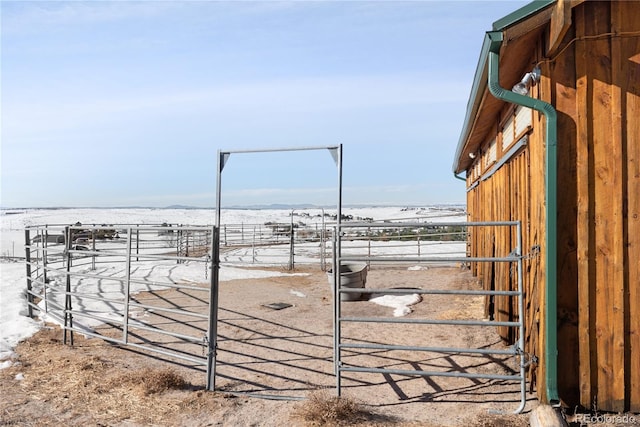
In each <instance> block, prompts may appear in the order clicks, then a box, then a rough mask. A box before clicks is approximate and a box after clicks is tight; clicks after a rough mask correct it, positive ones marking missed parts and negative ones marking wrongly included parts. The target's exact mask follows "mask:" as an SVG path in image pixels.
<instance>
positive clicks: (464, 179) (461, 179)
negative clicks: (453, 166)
mask: <svg viewBox="0 0 640 427" xmlns="http://www.w3.org/2000/svg"><path fill="white" fill-rule="evenodd" d="M453 176H454V177H455V178H456V179H459V180H460V181H464V182H467V179H466V178H463V177H461V176H458V174H457V173H455V172H454V173H453Z"/></svg>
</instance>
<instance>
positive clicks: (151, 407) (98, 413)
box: [0, 267, 537, 426]
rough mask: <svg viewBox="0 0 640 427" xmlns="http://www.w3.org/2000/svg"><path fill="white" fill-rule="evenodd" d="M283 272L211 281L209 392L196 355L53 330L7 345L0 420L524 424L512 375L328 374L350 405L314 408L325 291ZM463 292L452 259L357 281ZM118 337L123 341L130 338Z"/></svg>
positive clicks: (325, 343)
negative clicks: (338, 410)
mask: <svg viewBox="0 0 640 427" xmlns="http://www.w3.org/2000/svg"><path fill="white" fill-rule="evenodd" d="M297 272H298V273H306V275H299V276H284V277H274V278H269V279H252V280H234V281H229V282H223V283H221V287H220V298H219V306H220V312H219V324H218V334H219V335H218V336H219V342H218V351H217V364H216V378H215V388H216V391H215V392H208V391H206V390H205V389H206V367H205V366H203V365H202V364H196V363H192V362H188V361H184V360H182V361H178V360H177V359H172V358H169V357H165V356H163V355H158V354H152V353H148V352H146V351H144V350H139V349H136V348H130V347H127V348H124V347H120V346H117V345H113V344H109V343H108V342H105V341H103V340H101V339H95V338H93V339H87V338H85V337H82V336H81V335H80V334H77V333H76V334H74V345H73V346H70V345H64V344H63V343H62V332H61V331H60V329H59V328H57V327H56V328H54V327H50V328H45V329H44V330H42V331H41V332H40V333H38V334H37V335H35V336H34V337H32V338H31V339H29V340H27V341H25V342H23V343H21V344H20V345H19V346H18V348H17V349H16V352H17V354H18V355H19V358H18V360H17V362H18V363H16V364H14V366H12V367H10V368H7V369H4V370H0V394H1V395H2V398H1V401H0V424H1V425H21V426H23V425H24V426H40V425H72V426H80V425H82V426H85V425H96V426H103V425H109V426H142V425H162V426H174V425H175V426H180V425H183V426H208V425H211V426H215V425H222V426H281V425H300V426H305V425H323V424H345V425H346V424H351V425H407V426H493V425H496V426H498V425H499V426H525V425H528V414H529V412H530V411H531V410H532V409H533V408H535V406H536V405H537V401H536V400H535V397H534V396H533V395H527V397H526V399H527V404H526V408H525V412H524V413H523V414H521V415H512V414H511V412H512V411H514V410H515V409H516V408H517V407H518V406H519V403H520V396H519V384H518V383H517V382H508V381H502V380H490V379H476V378H460V377H449V376H405V375H399V374H388V373H368V372H365V373H363V372H351V371H345V372H342V374H341V388H342V396H343V398H344V399H342V400H343V401H348V402H353V403H354V404H356V407H357V409H356V410H355V411H351V412H350V413H349V414H347V416H345V417H343V418H340V417H339V416H338V417H333V418H332V417H331V416H328V415H327V412H330V411H329V409H326V408H324V407H320V404H319V403H318V402H319V400H320V401H322V399H324V401H325V403H326V401H327V400H330V401H332V402H334V401H335V399H334V400H331V399H333V397H332V396H333V395H334V394H335V387H336V381H337V380H336V376H335V375H334V368H333V357H334V350H333V342H334V338H333V330H334V329H333V311H332V306H333V302H332V300H333V299H332V295H331V289H330V287H329V284H328V281H327V277H326V274H325V273H323V272H321V271H317V270H316V269H314V270H298V271H297ZM477 287H478V284H477V283H476V282H475V280H473V278H472V277H471V276H470V274H469V273H468V271H466V270H462V269H458V268H444V267H433V268H430V269H423V270H408V269H406V268H396V269H393V268H385V269H372V270H371V271H369V274H368V279H367V288H374V289H376V288H423V289H477ZM137 300H138V302H140V303H145V304H149V305H156V306H158V305H159V304H166V305H167V307H174V306H175V307H187V306H191V307H194V308H195V307H199V308H197V309H198V310H205V308H206V305H207V298H206V292H200V293H198V292H197V291H192V292H191V291H190V292H185V291H181V290H171V291H161V292H149V293H142V294H139V295H138V296H137ZM272 303H285V304H289V305H290V306H289V307H286V308H283V309H280V310H275V309H273V308H269V307H268V306H267V305H268V304H272ZM341 306H342V316H343V317H350V318H359V317H375V318H380V319H383V318H393V314H392V313H393V308H391V307H385V306H381V305H378V304H374V303H372V302H370V301H367V300H362V301H345V302H342V304H341ZM412 309H413V312H412V313H410V314H408V315H407V316H405V317H403V318H402V319H426V318H428V319H441V320H442V319H482V317H483V300H482V297H468V296H451V295H449V296H445V295H424V296H423V298H422V300H421V301H420V302H419V303H417V304H415V305H413V306H412ZM140 316H141V317H140V318H144V319H145V321H147V322H151V323H153V324H158V325H162V324H164V325H168V326H167V327H171V328H175V331H176V332H180V333H185V334H190V335H194V336H198V334H201V333H205V332H206V328H207V325H206V323H207V322H206V319H184V318H181V317H179V316H173V317H172V316H171V315H169V314H167V313H159V312H153V310H150V311H148V312H144V313H140ZM99 332H100V333H101V334H104V335H106V336H114V337H115V336H118V334H119V333H120V332H119V331H118V330H115V329H113V328H111V329H110V328H109V327H106V326H105V327H103V328H100V330H99ZM141 334H142V332H141ZM340 334H341V337H342V340H341V341H342V342H343V343H348V344H356V345H357V344H386V345H405V346H429V347H457V348H461V347H462V348H465V347H470V348H495V349H504V348H506V347H505V346H504V344H503V343H502V342H501V341H500V339H499V337H498V336H497V334H496V333H495V330H494V329H493V327H468V326H466V327H462V326H445V325H416V324H406V323H403V324H387V323H366V324H365V323H361V322H342V327H341V328H340ZM140 338H143V337H142V335H141V336H140ZM170 338H171V337H170ZM146 339H147V340H148V339H150V337H149V336H146ZM157 340H158V344H159V345H162V346H165V347H166V348H171V349H174V350H175V349H177V351H181V352H184V354H192V355H194V356H195V357H202V356H203V351H204V349H205V347H203V346H202V345H195V344H187V343H185V342H184V341H182V340H177V339H167V338H160V337H158V338H157ZM132 342H136V335H135V334H134V335H133V336H132ZM139 342H140V343H143V341H142V340H140V341H139ZM341 360H342V366H343V368H348V367H358V366H359V367H368V368H374V369H377V368H386V369H393V370H400V371H417V370H423V371H430V372H454V373H485V374H486V373H490V374H500V375H505V374H508V375H511V374H514V373H516V371H515V369H516V366H517V361H516V359H513V358H508V357H506V356H495V355H491V356H490V355H471V356H470V355H466V356H463V355H459V354H455V353H441V352H419V351H408V350H394V351H387V350H383V349H365V348H357V347H354V348H344V349H343V350H342V351H341ZM323 393H324V394H323ZM256 396H262V397H256ZM318 396H324V397H322V398H318ZM314 405H315V406H314ZM323 408H324V409H323ZM333 409H334V410H335V408H333ZM329 415H331V414H329ZM334 415H335V414H334Z"/></svg>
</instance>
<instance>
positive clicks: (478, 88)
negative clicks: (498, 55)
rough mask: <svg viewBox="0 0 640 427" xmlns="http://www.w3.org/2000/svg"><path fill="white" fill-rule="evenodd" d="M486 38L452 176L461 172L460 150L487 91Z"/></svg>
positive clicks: (487, 48) (454, 158)
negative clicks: (459, 165)
mask: <svg viewBox="0 0 640 427" xmlns="http://www.w3.org/2000/svg"><path fill="white" fill-rule="evenodd" d="M487 40H488V38H487V37H485V40H484V42H483V43H482V50H481V51H480V59H479V60H478V66H477V67H476V74H475V76H474V78H473V86H472V87H471V95H470V96H469V102H468V103H467V113H466V115H465V117H464V127H463V129H462V132H461V133H460V138H459V139H458V146H457V147H456V154H455V155H454V157H453V166H452V170H453V173H454V175H455V174H458V173H460V172H462V171H461V170H459V169H458V164H459V163H460V162H459V161H458V160H459V159H460V156H462V150H463V148H464V146H465V143H466V142H467V138H469V134H470V133H471V127H472V123H473V118H474V117H475V116H476V115H477V113H478V109H479V108H480V102H481V101H482V94H483V93H484V91H485V90H486V89H487V57H488V55H489V43H488V42H487Z"/></svg>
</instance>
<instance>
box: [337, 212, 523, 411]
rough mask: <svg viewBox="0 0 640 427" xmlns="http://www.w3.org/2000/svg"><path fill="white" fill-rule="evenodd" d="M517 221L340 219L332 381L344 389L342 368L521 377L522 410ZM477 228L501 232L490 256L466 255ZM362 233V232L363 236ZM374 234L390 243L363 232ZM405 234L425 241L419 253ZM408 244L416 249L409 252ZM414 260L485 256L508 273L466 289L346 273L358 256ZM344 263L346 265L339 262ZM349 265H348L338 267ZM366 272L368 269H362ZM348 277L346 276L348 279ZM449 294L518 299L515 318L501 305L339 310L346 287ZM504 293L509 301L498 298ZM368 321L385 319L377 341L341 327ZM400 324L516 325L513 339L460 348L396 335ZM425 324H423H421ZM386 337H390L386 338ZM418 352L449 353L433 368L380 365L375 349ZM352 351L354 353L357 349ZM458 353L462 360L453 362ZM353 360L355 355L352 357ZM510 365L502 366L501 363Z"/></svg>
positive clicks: (382, 262) (458, 261) (375, 262)
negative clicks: (455, 311) (473, 312)
mask: <svg viewBox="0 0 640 427" xmlns="http://www.w3.org/2000/svg"><path fill="white" fill-rule="evenodd" d="M520 227H521V226H520V223H519V222H484V223H440V224H437V225H429V226H425V225H424V224H411V223H405V224H394V225H393V227H390V226H389V225H387V224H367V223H364V224H349V223H343V224H342V225H340V226H338V227H337V229H336V232H335V234H334V236H335V237H334V245H335V246H336V248H337V250H336V251H335V253H334V258H333V265H336V266H339V268H336V269H333V271H332V273H333V283H334V295H336V297H335V298H334V314H335V321H334V325H335V330H334V351H335V353H334V359H335V372H336V388H337V392H338V394H340V393H341V388H342V376H343V375H344V374H345V373H355V372H361V373H376V374H383V375H401V376H424V377H437V376H443V377H459V378H468V379H484V380H495V381H513V382H517V383H519V384H520V395H521V400H520V406H519V407H518V408H517V409H516V410H515V411H514V412H516V413H519V412H522V410H523V409H524V407H525V404H526V375H525V372H526V368H527V366H528V363H529V360H528V358H527V356H526V355H525V354H524V351H523V349H524V320H523V318H522V317H523V314H524V309H523V300H522V298H523V285H522V281H523V279H522V274H523V272H522V259H523V256H522V248H521V246H522V244H521V237H520V236H521V228H520ZM474 228H483V229H484V230H485V231H486V230H487V229H489V230H495V231H493V233H494V235H495V236H501V238H502V242H507V243H506V244H504V245H502V247H501V249H503V250H504V253H500V252H499V251H498V252H496V253H495V256H493V257H488V258H478V257H470V256H469V255H468V249H467V236H468V234H469V231H470V230H471V229H474ZM363 236H364V237H365V239H361V237H363ZM370 236H375V237H376V239H375V240H376V241H378V242H385V243H389V244H388V245H384V246H378V245H372V244H371V242H372V241H374V239H368V240H367V239H366V238H367V237H370ZM407 241H413V242H416V241H417V242H420V241H426V242H428V243H427V244H428V245H430V247H429V248H425V250H424V251H421V249H420V246H419V245H418V246H417V248H418V253H416V252H415V250H416V246H415V245H407V246H405V245H404V243H407ZM412 252H413V253H412ZM408 263H409V264H412V265H416V266H418V267H420V266H426V265H429V266H434V265H439V266H445V265H449V266H451V265H454V266H455V265H458V266H467V265H469V264H471V263H486V264H489V265H493V266H498V265H506V266H507V269H508V270H507V271H508V274H507V276H508V281H509V282H510V283H503V284H502V285H501V286H498V287H496V286H495V284H493V283H492V284H489V283H485V284H483V285H478V286H477V287H476V288H469V289H450V288H444V289H437V288H433V287H432V286H429V284H425V285H424V286H421V287H420V288H411V289H394V288H366V289H365V288H364V283H352V281H351V280H350V278H349V275H350V274H353V273H352V271H353V270H354V268H352V267H351V266H354V265H358V264H362V265H367V266H368V268H369V269H371V268H376V267H379V266H389V265H398V264H408ZM345 266H346V267H348V268H346V269H345V268H344V267H345ZM343 271H346V272H347V273H343ZM365 277H366V276H365ZM345 279H346V280H345ZM353 294H356V295H373V294H375V295H394V294H395V295H414V294H415V295H419V296H420V297H422V296H430V295H447V296H450V297H451V298H454V297H455V298H468V299H469V300H470V301H472V300H474V299H475V300H476V301H477V299H478V298H480V299H485V301H492V304H495V305H496V306H498V307H505V306H512V305H513V304H514V301H513V300H514V299H515V305H516V306H517V309H516V312H515V316H510V317H513V318H503V317H504V316H501V315H500V313H496V314H495V315H493V314H492V315H491V316H490V317H489V318H485V317H482V318H464V319H459V318H456V319H447V318H444V319H443V318H415V317H410V318H408V317H380V316H377V317H356V316H346V315H343V313H342V311H343V310H342V305H343V303H342V301H348V300H349V298H350V295H353ZM498 300H507V302H500V303H499V302H498ZM354 323H361V324H365V325H366V326H365V328H366V329H367V330H369V331H371V330H375V328H376V327H379V328H380V329H382V328H381V326H377V325H384V327H385V329H384V333H382V332H381V333H380V335H379V337H380V338H379V340H378V342H375V343H373V342H370V341H367V340H362V341H359V340H354V339H353V338H352V337H351V338H350V339H346V338H344V337H345V334H344V330H345V328H346V327H347V326H348V325H349V324H354ZM394 325H395V326H396V327H401V328H407V327H410V328H416V329H418V328H429V327H432V328H438V329H439V330H440V331H441V333H442V334H447V333H455V330H453V331H454V332H451V329H447V328H449V327H454V328H459V327H465V328H494V329H498V328H509V329H513V330H514V333H513V335H514V336H515V337H516V341H515V342H514V343H513V345H512V346H511V347H508V348H504V346H497V347H495V348H474V347H469V348H459V347H456V348H454V347H446V346H442V345H438V343H436V342H425V343H424V345H421V346H416V345H406V344H402V343H397V342H394V337H396V336H398V335H399V334H394V333H393V332H392V329H390V328H392V327H393V326H394ZM421 330H423V329H421ZM385 338H386V339H387V340H386V341H387V342H381V341H384V339H385ZM381 351H384V352H407V351H411V352H419V353H424V354H431V355H433V354H442V355H446V357H447V358H448V360H450V361H452V362H451V363H450V364H446V365H445V366H436V367H440V368H442V369H433V368H434V366H433V365H429V364H427V368H424V367H423V364H420V363H416V364H414V365H413V366H411V367H410V369H398V368H397V367H395V366H392V365H390V366H387V365H385V360H384V359H382V358H381V357H380V352H381ZM355 356H357V358H356V357H355ZM363 356H370V358H369V359H370V361H368V363H367V362H363ZM455 358H459V359H460V360H464V361H462V362H459V363H458V362H453V360H454V359H455ZM509 359H515V360H516V363H515V366H513V367H511V366H510V365H509V363H508V360H509ZM353 360H357V361H358V362H357V363H356V362H352V361H353ZM489 363H493V364H494V365H496V369H494V370H493V371H492V370H490V369H487V364H489ZM469 365H470V366H472V367H473V366H476V367H481V368H482V369H477V370H476V371H472V370H470V369H467V368H466V367H465V366H469ZM505 368H506V370H507V372H504V373H503V372H500V371H502V370H505Z"/></svg>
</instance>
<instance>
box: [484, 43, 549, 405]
mask: <svg viewBox="0 0 640 427" xmlns="http://www.w3.org/2000/svg"><path fill="white" fill-rule="evenodd" d="M487 37H488V38H489V42H490V46H489V81H488V86H489V91H490V92H491V94H492V95H493V96H495V97H496V98H498V99H501V100H503V101H506V102H510V103H513V104H517V105H522V106H524V107H528V108H532V109H534V110H536V111H539V112H541V113H542V114H544V116H545V118H546V122H547V123H546V135H545V141H546V150H545V157H546V159H545V163H546V165H545V175H546V184H547V185H546V188H545V199H546V212H545V217H546V219H545V220H546V231H547V232H546V241H545V263H546V272H545V273H546V275H545V283H546V292H545V311H546V313H545V320H546V321H545V334H546V340H545V361H546V370H545V374H546V376H545V380H546V381H545V382H546V387H547V390H546V391H547V400H548V402H549V403H550V404H554V405H558V404H559V402H560V399H559V397H558V335H557V334H558V328H557V323H558V314H557V313H558V307H557V294H558V265H557V260H558V257H557V252H558V248H557V241H558V238H557V236H558V230H557V228H558V227H557V211H558V209H557V188H558V176H557V174H558V170H557V168H558V158H557V142H558V141H557V133H558V132H557V131H558V129H557V128H558V126H557V125H558V116H557V113H556V110H555V108H553V106H552V105H551V104H549V103H546V102H544V101H541V100H539V99H534V98H531V97H529V96H524V95H519V94H517V93H515V92H512V91H510V90H507V89H505V88H503V87H501V86H500V81H499V72H498V68H499V63H500V47H501V45H502V40H503V39H502V32H500V31H490V32H488V33H487Z"/></svg>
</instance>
